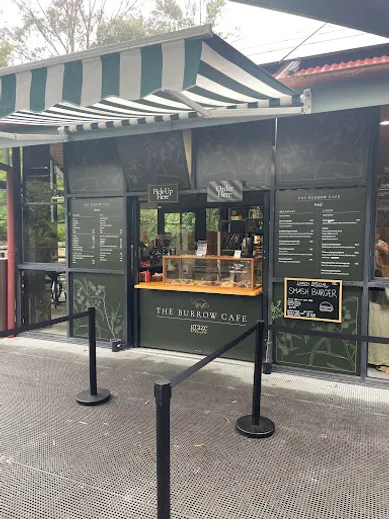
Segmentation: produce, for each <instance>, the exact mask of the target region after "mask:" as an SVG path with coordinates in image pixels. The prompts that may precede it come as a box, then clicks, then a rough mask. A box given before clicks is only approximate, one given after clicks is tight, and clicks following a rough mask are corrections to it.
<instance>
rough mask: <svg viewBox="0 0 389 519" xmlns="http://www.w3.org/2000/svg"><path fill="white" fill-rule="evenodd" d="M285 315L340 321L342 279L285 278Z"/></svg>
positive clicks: (313, 319) (297, 317) (288, 316)
mask: <svg viewBox="0 0 389 519" xmlns="http://www.w3.org/2000/svg"><path fill="white" fill-rule="evenodd" d="M284 317H285V318H287V319H305V320H309V321H325V322H331V323H340V322H341V320H342V281H328V280H324V279H294V278H285V295H284Z"/></svg>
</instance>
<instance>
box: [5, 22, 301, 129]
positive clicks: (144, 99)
mask: <svg viewBox="0 0 389 519" xmlns="http://www.w3.org/2000/svg"><path fill="white" fill-rule="evenodd" d="M303 105H304V103H303V99H302V97H301V96H300V94H298V93H296V92H295V91H293V90H291V89H290V88H287V87H286V86H285V85H283V84H282V83H280V82H279V81H277V80H276V79H274V78H273V76H271V75H270V74H268V73H267V72H266V71H265V70H263V69H261V68H260V67H258V66H257V65H255V64H254V63H253V62H252V61H251V60H249V59H248V58H246V57H245V56H243V55H242V54H241V53H239V52H238V51H237V50H235V49H234V48H233V47H232V46H230V45H229V44H228V43H226V42H225V41H224V40H222V39H221V38H219V37H218V36H216V35H214V34H213V33H212V31H211V28H210V27H209V26H205V27H202V28H196V29H189V30H185V31H179V32H176V33H171V34H169V35H161V36H159V37H158V40H157V39H156V38H147V39H146V38H145V39H143V40H134V41H132V42H127V43H126V44H120V45H116V46H110V47H104V48H99V49H93V50H91V51H86V52H82V53H76V54H69V55H65V56H60V57H58V58H52V59H49V60H45V61H41V62H36V63H30V64H27V65H20V66H16V67H9V68H4V69H0V123H5V125H6V127H7V129H8V128H10V129H9V130H8V131H14V130H13V129H12V128H15V127H16V126H17V127H18V128H22V127H25V128H26V127H29V128H30V131H31V130H32V128H31V127H40V128H42V127H61V128H62V129H63V128H64V127H65V128H66V129H67V131H69V132H74V131H80V130H90V129H101V128H109V127H118V126H128V125H132V124H144V123H149V122H159V121H171V120H174V119H188V118H192V117H233V116H234V115H239V116H243V115H258V114H260V113H263V112H265V114H266V115H270V114H271V113H274V114H275V115H282V114H288V113H303V111H304V106H303ZM2 128H4V124H2Z"/></svg>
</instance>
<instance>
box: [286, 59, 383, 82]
mask: <svg viewBox="0 0 389 519" xmlns="http://www.w3.org/2000/svg"><path fill="white" fill-rule="evenodd" d="M385 63H389V56H380V57H376V58H367V59H358V60H357V61H348V62H347V63H345V62H342V63H332V64H328V65H323V66H320V67H310V68H307V69H301V70H298V71H297V72H295V73H294V74H292V76H291V77H297V76H310V75H312V74H323V73H325V72H334V71H336V70H347V69H352V68H359V67H369V66H372V65H382V64H385Z"/></svg>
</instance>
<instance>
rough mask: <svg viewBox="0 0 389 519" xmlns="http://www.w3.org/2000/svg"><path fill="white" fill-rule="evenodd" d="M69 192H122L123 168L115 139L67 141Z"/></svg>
mask: <svg viewBox="0 0 389 519" xmlns="http://www.w3.org/2000/svg"><path fill="white" fill-rule="evenodd" d="M66 163H67V171H68V182H69V192H70V193H85V192H87V193H102V194H103V193H108V192H115V193H117V192H123V190H124V179H123V170H122V167H121V165H120V161H119V154H118V150H117V146H116V141H115V139H104V141H100V140H93V141H83V142H71V143H69V144H66Z"/></svg>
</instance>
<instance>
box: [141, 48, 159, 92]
mask: <svg viewBox="0 0 389 519" xmlns="http://www.w3.org/2000/svg"><path fill="white" fill-rule="evenodd" d="M140 55H141V63H142V64H141V85H140V96H141V97H142V98H143V97H146V96H148V95H149V94H151V93H153V92H156V91H157V90H159V89H160V88H161V87H162V46H161V45H152V46H150V47H142V48H141V50H140Z"/></svg>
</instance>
